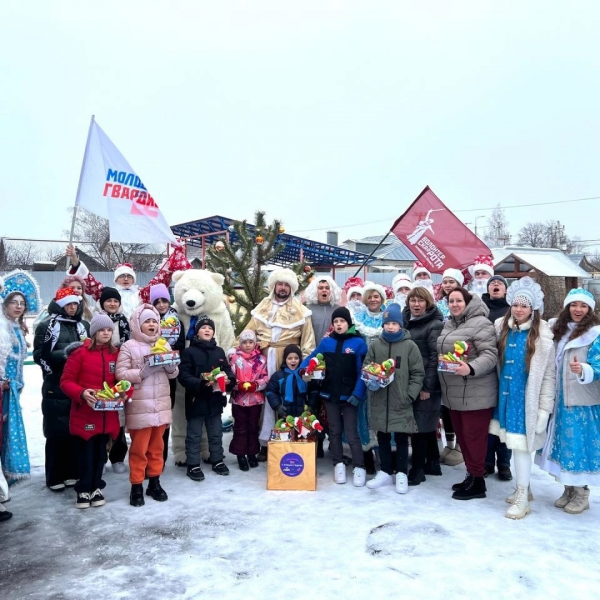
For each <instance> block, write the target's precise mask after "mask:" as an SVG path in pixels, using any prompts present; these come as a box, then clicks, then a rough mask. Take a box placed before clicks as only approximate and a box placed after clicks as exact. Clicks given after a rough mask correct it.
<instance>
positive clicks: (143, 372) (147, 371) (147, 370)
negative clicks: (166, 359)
mask: <svg viewBox="0 0 600 600" xmlns="http://www.w3.org/2000/svg"><path fill="white" fill-rule="evenodd" d="M152 373H154V367H151V366H150V365H144V366H143V367H142V368H141V369H140V377H141V378H142V380H144V379H146V377H150V375H152Z"/></svg>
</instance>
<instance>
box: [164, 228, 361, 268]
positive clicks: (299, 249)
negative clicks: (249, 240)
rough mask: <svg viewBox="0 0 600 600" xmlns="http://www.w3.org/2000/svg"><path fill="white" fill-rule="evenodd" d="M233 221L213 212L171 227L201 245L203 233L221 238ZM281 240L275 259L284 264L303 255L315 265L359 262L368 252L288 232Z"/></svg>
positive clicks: (211, 240)
mask: <svg viewBox="0 0 600 600" xmlns="http://www.w3.org/2000/svg"><path fill="white" fill-rule="evenodd" d="M233 222H234V221H233V219H228V218H227V217H220V216H214V217H208V218H206V219H199V220H197V221H189V222H188V223H181V224H179V225H173V226H172V227H171V231H172V232H173V233H174V234H175V235H176V236H177V237H179V238H182V239H185V242H186V244H187V245H190V246H197V247H201V246H202V237H199V236H202V235H205V236H206V237H205V238H204V240H205V244H214V243H215V242H216V241H217V240H218V239H219V238H223V237H225V232H228V228H229V227H230V226H231V225H233ZM247 226H248V229H250V230H251V231H253V230H254V225H252V224H250V223H247ZM228 233H229V241H230V242H231V243H232V244H235V243H236V242H237V241H238V236H237V234H236V233H235V232H233V233H232V232H228ZM278 241H279V242H281V243H282V244H284V245H285V247H284V249H283V250H282V251H281V252H280V253H279V254H278V255H277V256H276V257H275V259H274V260H273V261H272V262H273V263H274V264H276V265H280V266H284V267H285V266H289V265H291V264H293V263H296V262H300V259H301V258H303V259H304V260H305V261H306V262H307V263H308V264H310V265H311V266H312V267H334V266H345V265H358V264H362V263H363V262H364V261H365V260H366V259H367V256H368V255H367V254H363V253H362V252H354V251H353V250H346V249H345V248H340V247H338V246H332V245H331V244H323V243H321V242H315V241H314V240H308V239H306V238H301V237H298V236H296V235H289V234H287V233H282V234H280V235H279V236H278ZM369 262H371V261H369ZM367 264H368V263H367Z"/></svg>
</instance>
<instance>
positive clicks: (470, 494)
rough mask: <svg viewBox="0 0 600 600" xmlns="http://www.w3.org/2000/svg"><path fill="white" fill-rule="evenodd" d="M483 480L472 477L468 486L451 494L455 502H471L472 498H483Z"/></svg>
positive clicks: (484, 490)
mask: <svg viewBox="0 0 600 600" xmlns="http://www.w3.org/2000/svg"><path fill="white" fill-rule="evenodd" d="M486 491H487V490H486V487H485V479H484V478H483V477H473V478H472V479H471V481H470V482H469V484H468V485H465V486H464V487H463V488H462V490H457V491H456V492H454V494H452V497H453V498H454V499H455V500H473V499H474V498H485V492H486Z"/></svg>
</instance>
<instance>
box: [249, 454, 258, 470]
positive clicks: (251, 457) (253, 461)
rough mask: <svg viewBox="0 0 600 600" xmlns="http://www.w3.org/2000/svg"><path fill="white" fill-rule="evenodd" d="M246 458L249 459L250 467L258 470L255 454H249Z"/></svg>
mask: <svg viewBox="0 0 600 600" xmlns="http://www.w3.org/2000/svg"><path fill="white" fill-rule="evenodd" d="M246 458H247V459H248V466H249V467H250V468H251V469H256V467H258V460H257V459H256V455H255V454H248V456H246Z"/></svg>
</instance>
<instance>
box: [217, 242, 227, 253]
mask: <svg viewBox="0 0 600 600" xmlns="http://www.w3.org/2000/svg"><path fill="white" fill-rule="evenodd" d="M215 250H216V251H217V252H223V250H225V244H224V243H223V242H217V243H216V244H215Z"/></svg>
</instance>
